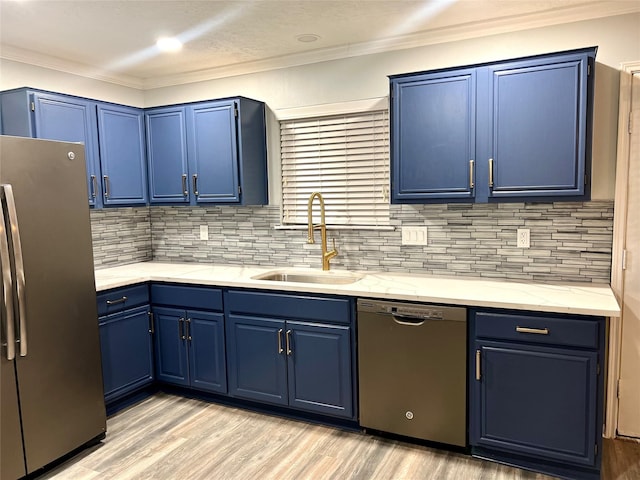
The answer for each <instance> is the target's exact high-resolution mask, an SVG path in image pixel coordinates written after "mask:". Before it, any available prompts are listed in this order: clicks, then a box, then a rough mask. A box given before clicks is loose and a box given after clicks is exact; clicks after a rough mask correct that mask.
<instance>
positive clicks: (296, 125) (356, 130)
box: [280, 110, 389, 226]
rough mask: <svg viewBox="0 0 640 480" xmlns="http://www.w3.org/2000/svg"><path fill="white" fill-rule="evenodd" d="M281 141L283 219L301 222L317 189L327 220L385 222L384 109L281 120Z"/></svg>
mask: <svg viewBox="0 0 640 480" xmlns="http://www.w3.org/2000/svg"><path fill="white" fill-rule="evenodd" d="M280 143H281V145H280V146H281V157H282V206H283V218H282V222H283V223H284V224H305V225H306V224H307V203H308V201H309V196H310V195H311V194H312V193H313V192H320V193H321V194H322V196H323V197H324V200H325V210H326V223H327V225H367V226H384V225H389V112H388V110H380V111H374V112H363V113H354V114H346V115H336V116H327V117H317V118H305V119H299V120H283V121H281V122H280ZM313 218H314V222H315V223H318V222H319V221H320V213H319V208H318V206H317V201H316V205H315V206H314V217H313Z"/></svg>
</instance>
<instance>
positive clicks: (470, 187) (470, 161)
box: [469, 160, 476, 190]
mask: <svg viewBox="0 0 640 480" xmlns="http://www.w3.org/2000/svg"><path fill="white" fill-rule="evenodd" d="M474 163H475V162H474V161H473V160H469V189H470V190H473V189H474V188H475V186H476V184H475V183H474V181H473V178H474V174H473V164H474Z"/></svg>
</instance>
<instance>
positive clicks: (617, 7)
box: [0, 2, 640, 90]
mask: <svg viewBox="0 0 640 480" xmlns="http://www.w3.org/2000/svg"><path fill="white" fill-rule="evenodd" d="M636 12H640V2H625V3H619V2H616V3H613V4H608V3H603V2H597V3H595V4H591V3H587V4H579V5H571V6H563V7H558V8H555V9H553V10H548V11H544V12H538V13H532V14H524V15H513V16H509V17H502V18H499V19H494V20H489V21H482V22H470V23H466V24H460V25H455V26H451V27H443V28H437V29H432V30H427V31H424V32H420V33H416V34H408V35H401V36H396V37H390V38H386V39H382V40H376V41H372V42H363V43H354V44H350V45H346V46H341V47H333V48H326V49H318V50H313V51H310V52H304V53H298V54H293V55H284V56H280V57H272V58H267V59H264V60H258V61H251V62H245V63H238V64H233V65H228V66H224V67H215V68H210V69H203V70H198V71H193V72H187V73H184V74H177V75H166V76H159V77H156V78H145V79H142V78H137V77H132V76H126V75H121V74H118V72H107V71H104V70H102V69H100V68H99V67H92V66H90V65H84V64H79V63H75V62H70V61H66V60H62V59H59V58H52V57H48V56H45V55H42V54H39V53H37V52H33V51H28V50H22V49H19V48H14V47H7V46H3V48H2V49H1V50H0V57H1V58H5V59H7V60H13V61H16V62H21V63H27V64H31V65H35V66H40V67H45V68H49V69H53V70H58V71H61V72H65V73H70V74H74V75H80V76H83V77H88V78H93V79H96V80H101V81H105V82H110V83H114V84H117V85H123V86H126V87H130V88H135V89H140V90H150V89H154V88H161V87H169V86H175V85H183V84H188V83H195V82H201V81H207V80H214V79H218V78H225V77H231V76H237V75H245V74H251V73H258V72H264V71H268V70H275V69H281V68H288V67H295V66H301V65H307V64H312V63H319V62H325V61H330V60H339V59H342V58H350V57H356V56H361V55H368V54H374V53H381V52H389V51H395V50H402V49H408V48H414V47H421V46H426V45H434V44H438V43H445V42H453V41H459V40H467V39H472V38H477V37H484V36H489V35H496V34H501V33H509V32H516V31H521V30H528V29H533V28H540V27H545V26H552V25H559V24H563V23H573V22H579V21H584V20H592V19H595V18H603V17H610V16H616V15H625V14H630V13H636ZM541 53H542V52H541Z"/></svg>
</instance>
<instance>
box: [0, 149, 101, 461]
mask: <svg viewBox="0 0 640 480" xmlns="http://www.w3.org/2000/svg"><path fill="white" fill-rule="evenodd" d="M0 142H1V143H0V162H1V163H0V183H2V184H10V185H11V186H12V191H13V195H14V199H15V205H16V213H17V215H16V217H17V219H18V222H19V225H20V241H21V245H22V254H23V263H24V276H25V288H24V299H25V302H24V306H23V308H24V312H23V313H24V314H25V317H26V328H27V333H28V338H29V349H28V354H27V356H24V357H18V356H17V357H16V372H17V383H18V392H19V396H20V406H21V416H22V429H23V438H24V449H25V456H26V465H27V473H31V472H33V471H34V470H37V469H38V468H41V467H42V466H44V465H46V464H48V463H50V462H52V461H53V460H56V459H57V458H59V457H61V456H63V455H65V454H67V453H69V452H71V451H72V450H74V449H76V448H78V447H80V446H82V445H83V444H85V443H86V442H88V441H90V440H92V439H93V438H95V437H97V436H99V435H101V434H102V433H104V432H105V429H106V416H105V407H104V400H103V391H102V370H101V360H100V342H99V337H98V322H97V309H96V300H95V298H96V297H95V295H96V292H95V281H94V271H93V252H92V247H91V226H90V221H89V207H88V205H87V202H86V198H87V186H86V182H85V159H84V147H83V146H82V145H80V144H69V143H63V142H52V141H48V140H33V139H24V138H15V137H2V138H0ZM7 228H11V227H10V226H7Z"/></svg>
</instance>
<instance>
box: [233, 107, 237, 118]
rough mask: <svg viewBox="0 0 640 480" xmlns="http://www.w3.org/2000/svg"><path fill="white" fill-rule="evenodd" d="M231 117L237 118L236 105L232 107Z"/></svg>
mask: <svg viewBox="0 0 640 480" xmlns="http://www.w3.org/2000/svg"><path fill="white" fill-rule="evenodd" d="M233 116H234V117H238V107H237V106H236V105H234V106H233Z"/></svg>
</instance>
